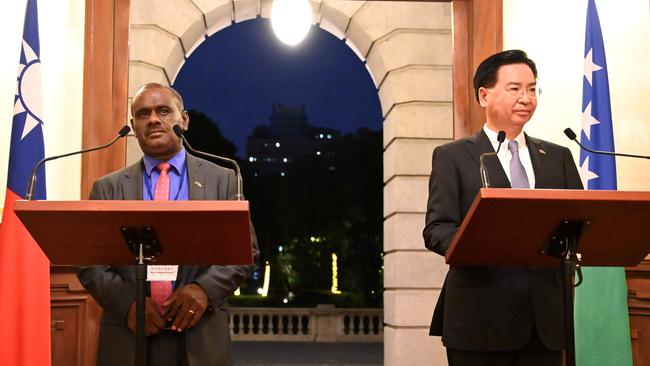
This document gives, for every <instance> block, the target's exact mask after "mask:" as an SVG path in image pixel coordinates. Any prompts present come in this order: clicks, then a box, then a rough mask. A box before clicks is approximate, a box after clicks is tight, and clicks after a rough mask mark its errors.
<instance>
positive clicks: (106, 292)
mask: <svg viewBox="0 0 650 366" xmlns="http://www.w3.org/2000/svg"><path fill="white" fill-rule="evenodd" d="M142 164H143V163H142V160H140V161H139V162H137V163H135V164H133V165H131V166H128V167H126V168H124V169H122V170H119V171H116V172H114V173H112V174H109V175H107V176H105V177H103V178H101V179H99V180H97V181H96V182H95V183H94V185H93V189H92V191H91V193H90V199H97V200H141V199H142V179H143V176H142V174H143V173H142ZM187 173H188V178H189V196H190V200H226V199H230V200H234V199H235V195H236V192H237V184H236V177H235V174H234V173H233V171H232V170H229V169H226V168H223V167H220V166H218V165H215V164H212V163H210V162H208V161H206V160H203V159H200V158H197V157H194V156H192V155H190V154H187ZM251 234H252V243H251V245H252V247H253V254H254V260H255V261H257V257H258V255H259V249H258V247H257V239H256V237H255V233H254V230H253V227H252V225H251ZM249 272H250V267H248V266H180V267H179V272H178V279H177V281H176V287H179V286H183V285H186V284H189V283H198V284H199V285H200V286H201V287H202V288H203V289H204V290H205V292H206V294H207V295H208V298H209V301H210V304H211V305H212V310H208V311H206V312H205V313H204V315H203V317H202V318H201V320H200V321H199V323H198V324H197V326H195V327H193V328H191V329H188V330H186V331H185V332H183V334H184V339H181V341H184V342H185V348H186V356H187V360H188V362H189V364H190V365H229V364H231V363H232V359H231V354H230V347H231V345H230V331H229V328H228V314H227V310H226V298H227V297H228V296H230V295H231V294H232V293H233V292H234V291H235V290H236V289H237V288H238V287H239V285H240V284H241V283H242V282H243V281H244V280H245V279H246V277H247V276H248V274H249ZM77 276H78V277H79V280H80V281H81V283H82V285H83V286H84V287H85V288H86V289H87V290H88V292H90V294H91V295H92V296H93V298H94V299H95V300H96V301H97V302H98V303H99V305H100V306H101V307H102V309H103V313H102V317H101V320H100V336H99V347H98V365H126V364H133V362H134V357H133V355H134V342H135V341H134V335H133V334H132V333H131V332H130V331H129V329H128V327H127V325H126V317H127V314H128V311H129V308H130V307H131V304H132V303H133V302H134V301H135V298H136V278H135V266H92V267H81V268H79V269H78V271H77ZM156 338H157V336H153V337H150V338H149V340H148V341H149V343H150V346H151V343H152V342H156ZM164 361H165V360H164V359H163V360H158V361H155V364H160V363H162V362H164ZM151 362H152V361H151V359H150V360H149V363H150V364H151Z"/></svg>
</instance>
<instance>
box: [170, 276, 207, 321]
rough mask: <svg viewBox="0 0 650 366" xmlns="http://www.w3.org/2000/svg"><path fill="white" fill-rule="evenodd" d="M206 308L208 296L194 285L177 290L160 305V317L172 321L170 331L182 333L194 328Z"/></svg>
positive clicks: (199, 287)
mask: <svg viewBox="0 0 650 366" xmlns="http://www.w3.org/2000/svg"><path fill="white" fill-rule="evenodd" d="M207 307H208V295H207V294H206V293H205V291H203V288H201V286H199V285H198V284H196V283H190V284H188V285H185V286H183V287H179V288H177V289H176V290H175V291H174V292H173V293H172V294H171V296H169V298H168V299H167V301H165V302H164V303H163V305H162V311H161V315H162V317H163V318H164V319H167V321H172V320H173V324H172V326H171V329H172V330H175V331H178V332H182V331H183V330H185V329H188V328H192V327H193V326H195V325H196V324H197V323H198V322H199V320H201V316H203V313H204V312H205V310H206V309H207Z"/></svg>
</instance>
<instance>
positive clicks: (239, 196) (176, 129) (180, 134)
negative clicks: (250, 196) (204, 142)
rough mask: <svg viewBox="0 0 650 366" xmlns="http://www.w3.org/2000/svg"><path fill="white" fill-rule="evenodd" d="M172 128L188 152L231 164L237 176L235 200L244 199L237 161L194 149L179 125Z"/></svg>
mask: <svg viewBox="0 0 650 366" xmlns="http://www.w3.org/2000/svg"><path fill="white" fill-rule="evenodd" d="M173 130H174V133H175V134H176V136H178V137H180V138H181V140H183V144H184V145H185V148H187V150H189V152H191V153H192V154H195V155H199V156H202V157H204V158H207V159H214V160H218V161H220V162H224V163H226V164H229V165H230V166H232V167H233V168H234V170H235V176H236V178H237V195H236V196H235V197H237V201H241V200H242V199H244V195H243V194H242V185H243V182H242V177H241V170H240V169H239V164H237V162H236V161H235V160H234V159H229V158H225V157H223V156H219V155H213V154H208V153H206V152H203V151H198V150H194V149H193V148H192V146H191V145H190V143H189V142H187V139H186V138H185V131H183V129H182V128H181V126H179V125H174V127H173Z"/></svg>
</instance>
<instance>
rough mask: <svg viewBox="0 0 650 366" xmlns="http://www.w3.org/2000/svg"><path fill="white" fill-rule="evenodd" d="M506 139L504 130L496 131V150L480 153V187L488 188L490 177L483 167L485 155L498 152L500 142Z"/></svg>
mask: <svg viewBox="0 0 650 366" xmlns="http://www.w3.org/2000/svg"><path fill="white" fill-rule="evenodd" d="M505 140H506V132H505V131H499V133H497V141H499V146H497V151H496V152H489V153H484V154H481V157H480V158H479V167H480V171H481V187H483V188H490V186H491V184H490V179H489V178H488V173H487V169H486V168H485V162H484V160H485V157H486V156H492V155H494V156H496V155H497V154H498V153H499V150H501V144H503V142H504V141H505Z"/></svg>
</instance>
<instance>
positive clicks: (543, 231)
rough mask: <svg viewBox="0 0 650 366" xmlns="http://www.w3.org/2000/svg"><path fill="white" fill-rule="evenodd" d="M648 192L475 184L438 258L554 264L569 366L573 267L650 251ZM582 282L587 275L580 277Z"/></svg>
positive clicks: (618, 262) (463, 262)
mask: <svg viewBox="0 0 650 366" xmlns="http://www.w3.org/2000/svg"><path fill="white" fill-rule="evenodd" d="M649 223H650V192H624V191H582V190H544V189H532V190H531V189H504V188H483V189H481V190H480V192H479V194H478V195H477V197H476V199H475V200H474V202H473V203H472V206H471V207H470V209H469V211H468V212H467V215H466V216H465V219H464V220H463V222H462V223H461V226H460V228H459V229H458V232H457V233H456V236H455V237H454V240H453V241H452V243H451V245H450V247H449V249H448V250H447V254H446V256H445V259H446V261H447V263H448V264H450V265H460V266H521V267H523V266H529V267H548V266H555V267H561V268H562V272H563V275H564V309H565V310H564V319H565V335H566V355H567V363H566V364H567V366H573V365H575V345H574V343H575V342H574V332H573V287H574V273H575V269H576V266H577V265H579V266H618V267H623V266H635V265H637V264H639V263H640V262H641V261H642V260H643V259H644V258H645V256H646V255H647V254H648V253H649V252H650V224H649ZM586 280H588V279H586Z"/></svg>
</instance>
